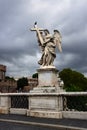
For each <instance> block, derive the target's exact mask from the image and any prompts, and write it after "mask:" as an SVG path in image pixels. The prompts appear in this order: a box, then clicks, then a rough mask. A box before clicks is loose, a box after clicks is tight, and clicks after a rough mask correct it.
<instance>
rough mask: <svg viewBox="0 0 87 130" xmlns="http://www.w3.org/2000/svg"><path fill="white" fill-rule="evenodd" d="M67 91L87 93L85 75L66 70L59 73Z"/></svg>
mask: <svg viewBox="0 0 87 130" xmlns="http://www.w3.org/2000/svg"><path fill="white" fill-rule="evenodd" d="M59 76H60V78H61V79H62V80H63V81H64V89H66V91H87V78H86V77H84V75H83V74H81V73H79V72H77V71H74V70H71V69H70V68H66V69H64V70H62V71H61V72H60V73H59Z"/></svg>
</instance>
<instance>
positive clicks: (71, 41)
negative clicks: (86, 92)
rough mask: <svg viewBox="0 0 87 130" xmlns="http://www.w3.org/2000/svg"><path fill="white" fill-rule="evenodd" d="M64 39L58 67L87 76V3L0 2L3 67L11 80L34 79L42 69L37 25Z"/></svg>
mask: <svg viewBox="0 0 87 130" xmlns="http://www.w3.org/2000/svg"><path fill="white" fill-rule="evenodd" d="M35 21H37V22H38V26H39V27H42V28H47V29H48V30H49V31H50V33H51V34H52V33H53V30H54V29H57V30H59V31H60V33H61V35H62V48H63V52H62V53H60V52H59V51H58V50H57V49H56V53H57V57H56V59H55V62H54V65H55V66H56V68H57V69H58V70H60V71H61V70H63V69H64V68H71V69H74V70H76V71H79V72H81V73H83V74H84V75H86V76H87V0H0V64H4V65H6V66H7V73H6V75H8V76H12V77H13V76H14V77H20V76H30V75H32V74H33V73H35V72H36V70H37V69H38V68H39V67H40V66H39V65H38V63H37V62H38V60H39V59H40V56H41V52H40V48H39V47H38V42H37V39H36V35H35V32H31V31H30V28H32V27H33V24H34V22H35Z"/></svg>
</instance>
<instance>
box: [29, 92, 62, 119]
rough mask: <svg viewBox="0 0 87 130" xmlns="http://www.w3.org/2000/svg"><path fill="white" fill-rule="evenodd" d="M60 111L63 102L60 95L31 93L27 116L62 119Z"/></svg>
mask: <svg viewBox="0 0 87 130" xmlns="http://www.w3.org/2000/svg"><path fill="white" fill-rule="evenodd" d="M62 111H63V100H62V96H61V95H57V94H56V93H54V94H52V93H50V94H48V93H42V94H39V93H38V94H37V93H36V94H35V93H32V94H31V96H30V97H29V110H28V111H27V115H28V116H36V117H47V118H62Z"/></svg>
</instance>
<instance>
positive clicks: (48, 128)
mask: <svg viewBox="0 0 87 130" xmlns="http://www.w3.org/2000/svg"><path fill="white" fill-rule="evenodd" d="M0 130H87V120H78V119H49V118H37V117H27V116H24V115H13V114H12V115H11V114H10V115H4V114H0Z"/></svg>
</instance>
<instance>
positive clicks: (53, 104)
mask: <svg viewBox="0 0 87 130" xmlns="http://www.w3.org/2000/svg"><path fill="white" fill-rule="evenodd" d="M37 71H38V86H37V87H35V88H34V89H33V90H31V91H30V95H31V96H30V97H29V110H28V111H27V115H29V116H38V117H48V118H62V110H63V100H62V96H61V94H60V93H61V92H63V91H64V90H63V89H62V88H61V87H60V82H59V80H58V79H59V78H58V77H59V76H58V70H57V69H56V68H55V67H42V68H40V69H38V70H37Z"/></svg>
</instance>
